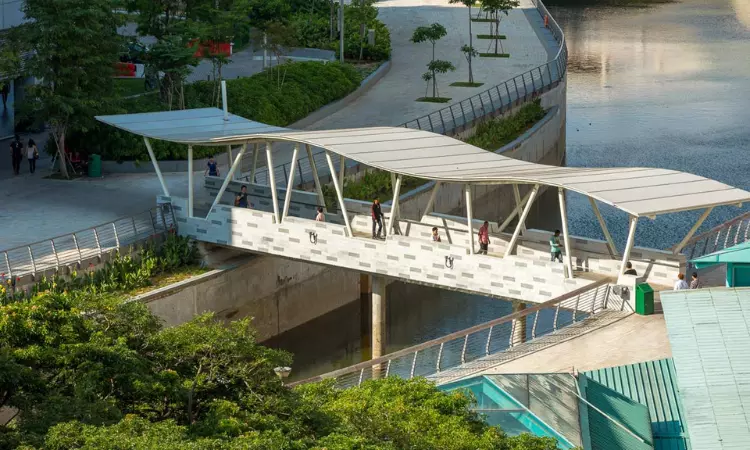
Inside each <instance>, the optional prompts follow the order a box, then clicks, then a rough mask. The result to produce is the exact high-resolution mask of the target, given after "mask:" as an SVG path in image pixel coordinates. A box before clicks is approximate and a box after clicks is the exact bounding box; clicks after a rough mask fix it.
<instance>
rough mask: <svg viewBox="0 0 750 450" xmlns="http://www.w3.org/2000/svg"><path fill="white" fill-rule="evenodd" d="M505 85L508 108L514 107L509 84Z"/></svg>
mask: <svg viewBox="0 0 750 450" xmlns="http://www.w3.org/2000/svg"><path fill="white" fill-rule="evenodd" d="M503 84H505V92H507V93H508V108H510V107H511V106H513V98H511V96H510V88H509V87H508V82H507V81H506V82H505V83H503ZM516 91H518V89H516Z"/></svg>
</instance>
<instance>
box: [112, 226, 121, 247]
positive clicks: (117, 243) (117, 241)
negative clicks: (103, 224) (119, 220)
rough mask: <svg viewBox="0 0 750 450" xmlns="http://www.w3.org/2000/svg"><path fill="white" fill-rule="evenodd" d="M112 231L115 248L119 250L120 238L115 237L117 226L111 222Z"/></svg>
mask: <svg viewBox="0 0 750 450" xmlns="http://www.w3.org/2000/svg"><path fill="white" fill-rule="evenodd" d="M112 230H114V232H115V245H116V246H117V248H118V249H119V248H120V237H119V236H118V235H117V225H115V223H114V222H112Z"/></svg>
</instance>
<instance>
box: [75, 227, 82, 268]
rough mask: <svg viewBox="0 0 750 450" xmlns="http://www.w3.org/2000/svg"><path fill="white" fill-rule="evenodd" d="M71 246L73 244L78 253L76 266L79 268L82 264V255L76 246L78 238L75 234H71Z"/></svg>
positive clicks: (79, 248)
mask: <svg viewBox="0 0 750 450" xmlns="http://www.w3.org/2000/svg"><path fill="white" fill-rule="evenodd" d="M73 244H75V246H76V250H77V251H78V265H79V266H80V265H81V263H82V262H83V255H81V247H80V246H79V245H78V238H77V237H76V234H75V233H73Z"/></svg>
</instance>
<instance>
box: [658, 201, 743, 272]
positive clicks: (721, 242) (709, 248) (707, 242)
mask: <svg viewBox="0 0 750 450" xmlns="http://www.w3.org/2000/svg"><path fill="white" fill-rule="evenodd" d="M735 225H736V226H737V227H736V229H735ZM743 226H744V232H743V231H742V228H743ZM748 240H750V212H746V213H744V214H741V215H739V216H737V217H735V218H733V219H730V220H728V221H726V222H724V223H722V224H720V225H717V226H715V227H713V228H711V229H710V230H708V231H706V232H703V233H701V234H699V235H697V236H693V237H692V238H690V239H689V240H688V241H687V242H686V243H685V245H684V246H683V247H682V254H684V255H685V256H686V257H687V259H688V261H690V260H692V259H694V258H699V257H701V256H704V255H707V254H709V253H713V252H715V251H718V250H723V249H725V248H728V247H732V246H734V245H737V244H741V243H744V242H747V241H748ZM701 244H702V245H701ZM672 248H673V249H674V248H675V247H672Z"/></svg>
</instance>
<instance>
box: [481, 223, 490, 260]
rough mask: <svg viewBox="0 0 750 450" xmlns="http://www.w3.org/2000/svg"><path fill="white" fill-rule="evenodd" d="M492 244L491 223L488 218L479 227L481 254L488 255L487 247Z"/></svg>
mask: <svg viewBox="0 0 750 450" xmlns="http://www.w3.org/2000/svg"><path fill="white" fill-rule="evenodd" d="M489 245H490V224H489V222H487V221H486V220H485V221H484V224H483V225H482V226H481V227H480V228H479V254H480V255H486V254H487V247H488V246H489Z"/></svg>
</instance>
